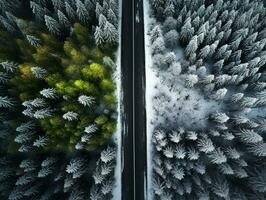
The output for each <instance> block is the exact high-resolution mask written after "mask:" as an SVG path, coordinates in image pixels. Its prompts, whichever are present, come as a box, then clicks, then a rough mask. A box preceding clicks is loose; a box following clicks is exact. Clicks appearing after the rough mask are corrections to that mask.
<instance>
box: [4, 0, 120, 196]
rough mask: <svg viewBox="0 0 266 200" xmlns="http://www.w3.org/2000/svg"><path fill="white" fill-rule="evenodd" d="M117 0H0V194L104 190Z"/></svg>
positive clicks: (108, 177) (110, 148)
mask: <svg viewBox="0 0 266 200" xmlns="http://www.w3.org/2000/svg"><path fill="white" fill-rule="evenodd" d="M118 26H119V2H118V0H31V1H30V0H26V1H25V0H12V1H10V0H1V1H0V181H1V186H0V199H1V200H29V199H30V200H35V199H36V200H50V199H51V200H54V199H62V200H66V199H68V200H83V199H91V200H100V199H111V198H112V190H113V187H114V168H115V164H116V154H117V148H116V144H115V142H114V140H113V136H114V133H115V130H116V124H117V98H116V95H115V91H116V88H117V86H116V81H115V77H114V74H115V73H116V70H117V66H116V59H117V57H116V56H117V47H118V41H119V31H118Z"/></svg>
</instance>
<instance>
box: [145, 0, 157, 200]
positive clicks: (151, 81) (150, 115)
mask: <svg viewBox="0 0 266 200" xmlns="http://www.w3.org/2000/svg"><path fill="white" fill-rule="evenodd" d="M149 13H150V11H149V3H148V1H144V30H145V70H146V112H147V116H146V118H147V121H146V123H147V188H148V191H147V195H148V196H147V199H148V200H151V199H153V195H152V142H151V139H152V132H153V129H154V126H153V125H152V124H151V121H152V119H154V117H155V115H154V110H153V103H152V99H153V97H154V95H155V94H156V89H155V85H156V84H158V83H159V82H160V80H159V78H158V77H156V74H155V72H154V71H153V70H152V57H151V48H150V37H149V35H148V31H149V24H150V20H151V19H150V17H149Z"/></svg>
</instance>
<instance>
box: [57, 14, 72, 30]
mask: <svg viewBox="0 0 266 200" xmlns="http://www.w3.org/2000/svg"><path fill="white" fill-rule="evenodd" d="M57 16H58V20H59V23H60V24H61V25H63V26H65V27H69V26H70V25H71V24H70V21H69V20H68V18H67V17H66V16H65V14H64V13H63V12H62V11H60V10H58V11H57Z"/></svg>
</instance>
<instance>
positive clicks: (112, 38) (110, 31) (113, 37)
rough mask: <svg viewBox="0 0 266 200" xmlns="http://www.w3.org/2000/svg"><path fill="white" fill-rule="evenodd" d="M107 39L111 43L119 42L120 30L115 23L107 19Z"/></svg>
mask: <svg viewBox="0 0 266 200" xmlns="http://www.w3.org/2000/svg"><path fill="white" fill-rule="evenodd" d="M104 36H105V40H106V41H107V42H109V43H112V44H116V43H117V42H118V32H117V30H116V28H115V26H114V25H112V24H111V23H110V22H108V21H106V24H105V26H104Z"/></svg>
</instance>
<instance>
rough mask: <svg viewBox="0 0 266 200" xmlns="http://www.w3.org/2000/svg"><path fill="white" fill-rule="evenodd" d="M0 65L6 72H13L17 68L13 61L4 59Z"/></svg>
mask: <svg viewBox="0 0 266 200" xmlns="http://www.w3.org/2000/svg"><path fill="white" fill-rule="evenodd" d="M0 65H1V66H2V68H3V69H4V70H5V71H6V72H7V73H13V72H15V70H16V69H17V65H16V64H15V63H13V62H8V61H5V62H2V63H0Z"/></svg>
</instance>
